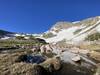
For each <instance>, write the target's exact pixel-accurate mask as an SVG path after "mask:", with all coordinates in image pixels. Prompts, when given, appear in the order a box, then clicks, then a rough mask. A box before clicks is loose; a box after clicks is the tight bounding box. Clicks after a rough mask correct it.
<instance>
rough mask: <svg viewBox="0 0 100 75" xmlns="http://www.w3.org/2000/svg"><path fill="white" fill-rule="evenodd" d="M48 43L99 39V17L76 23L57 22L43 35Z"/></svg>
mask: <svg viewBox="0 0 100 75" xmlns="http://www.w3.org/2000/svg"><path fill="white" fill-rule="evenodd" d="M43 37H44V38H45V40H46V41H47V42H48V43H53V42H54V43H55V42H59V41H63V40H65V41H66V42H68V41H71V42H74V43H76V42H81V41H95V40H99V39H100V16H96V17H91V18H88V19H84V20H82V21H76V22H57V23H56V24H55V25H53V26H52V27H51V28H50V30H48V31H47V32H45V33H44V34H43Z"/></svg>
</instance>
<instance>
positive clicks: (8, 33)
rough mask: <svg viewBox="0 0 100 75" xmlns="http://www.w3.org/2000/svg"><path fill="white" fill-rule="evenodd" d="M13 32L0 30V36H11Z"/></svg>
mask: <svg viewBox="0 0 100 75" xmlns="http://www.w3.org/2000/svg"><path fill="white" fill-rule="evenodd" d="M13 34H14V33H13V32H9V31H5V30H0V38H5V37H11V36H12V35H13Z"/></svg>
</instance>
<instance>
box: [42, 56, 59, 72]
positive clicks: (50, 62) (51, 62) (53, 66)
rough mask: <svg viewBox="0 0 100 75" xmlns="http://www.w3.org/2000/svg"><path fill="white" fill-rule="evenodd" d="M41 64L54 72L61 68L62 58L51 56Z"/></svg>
mask: <svg viewBox="0 0 100 75" xmlns="http://www.w3.org/2000/svg"><path fill="white" fill-rule="evenodd" d="M41 65H42V66H44V67H45V68H46V69H48V70H49V72H53V71H57V70H59V69H60V68H61V60H60V58H59V57H53V58H49V59H47V60H46V61H45V62H43V63H42V64H41Z"/></svg>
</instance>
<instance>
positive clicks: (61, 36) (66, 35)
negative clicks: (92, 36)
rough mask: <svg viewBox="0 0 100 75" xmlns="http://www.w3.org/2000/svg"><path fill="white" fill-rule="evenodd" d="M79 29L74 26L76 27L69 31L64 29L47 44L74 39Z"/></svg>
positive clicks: (49, 39) (47, 40)
mask: <svg viewBox="0 0 100 75" xmlns="http://www.w3.org/2000/svg"><path fill="white" fill-rule="evenodd" d="M77 29H79V27H77V26H74V27H71V28H68V29H63V30H61V31H60V32H59V33H58V34H57V36H55V37H52V38H48V39H46V42H49V43H52V42H58V41H61V40H63V39H66V40H70V39H71V38H73V37H74V34H73V33H74V32H75V31H76V30H77Z"/></svg>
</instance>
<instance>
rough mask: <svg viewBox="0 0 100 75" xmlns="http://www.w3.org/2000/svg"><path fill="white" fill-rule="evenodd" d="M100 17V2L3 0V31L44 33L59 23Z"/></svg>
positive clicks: (0, 4) (0, 8)
mask: <svg viewBox="0 0 100 75" xmlns="http://www.w3.org/2000/svg"><path fill="white" fill-rule="evenodd" d="M93 16H100V0H0V29H4V30H8V31H12V32H24V33H41V32H44V31H46V30H48V29H49V28H50V27H51V26H52V25H53V24H55V23H56V22H58V21H77V20H82V19H85V18H88V17H93Z"/></svg>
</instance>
